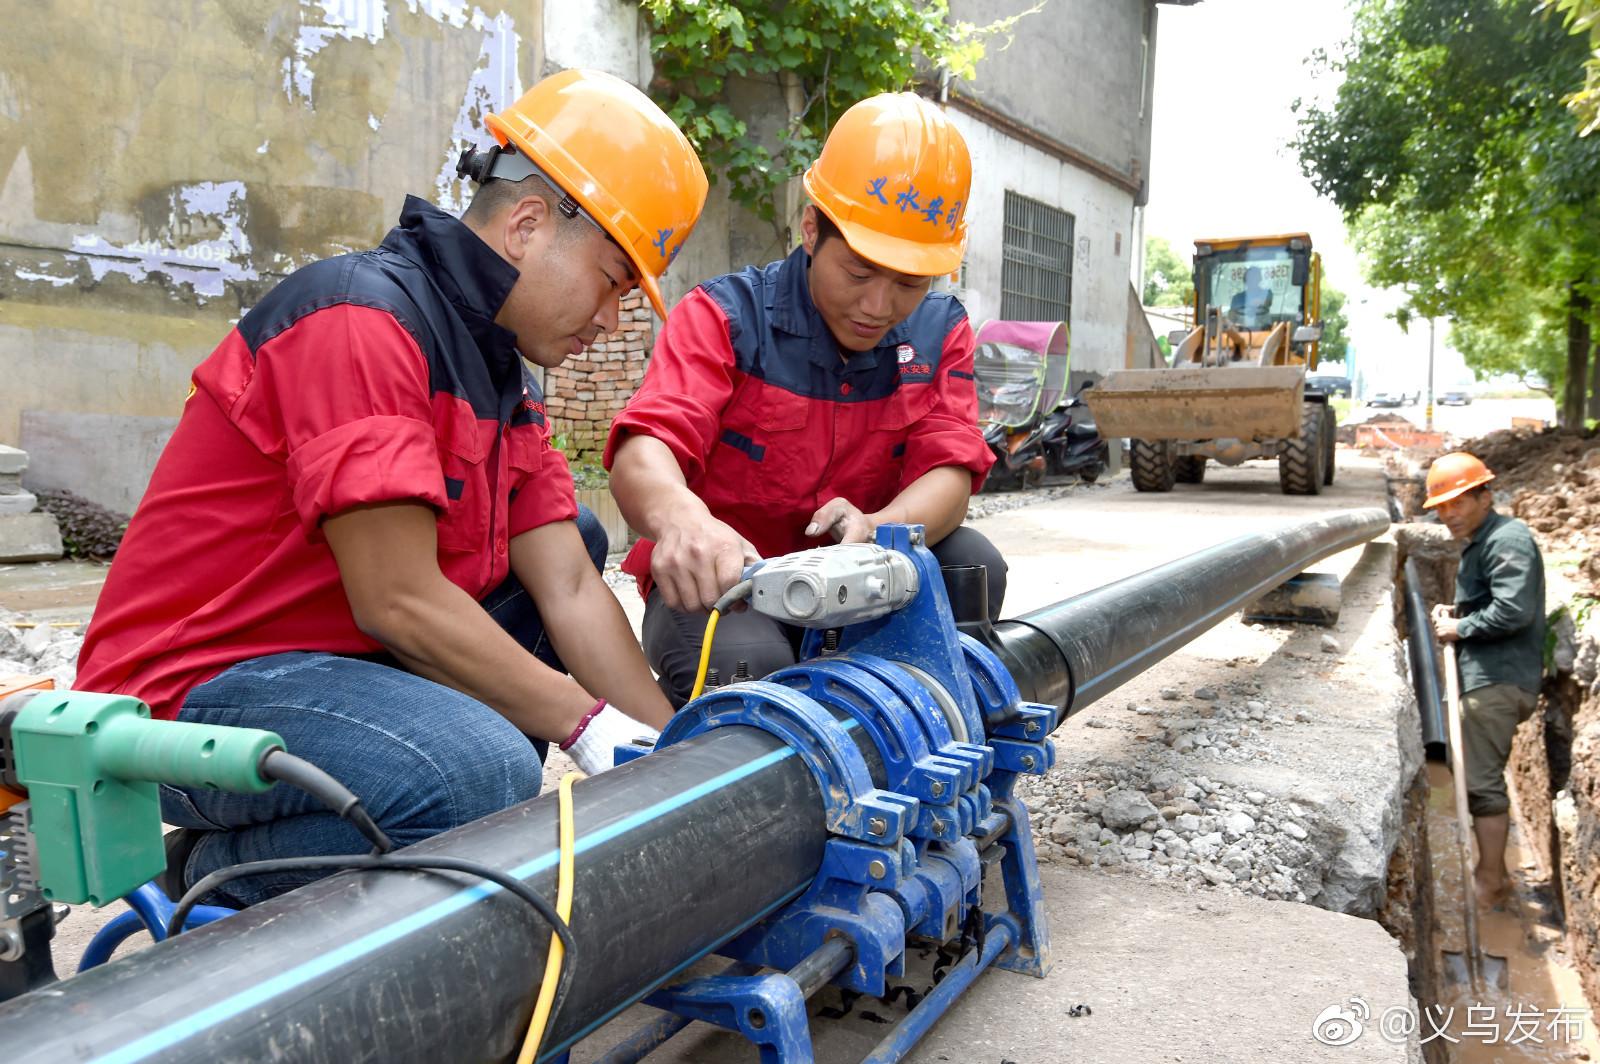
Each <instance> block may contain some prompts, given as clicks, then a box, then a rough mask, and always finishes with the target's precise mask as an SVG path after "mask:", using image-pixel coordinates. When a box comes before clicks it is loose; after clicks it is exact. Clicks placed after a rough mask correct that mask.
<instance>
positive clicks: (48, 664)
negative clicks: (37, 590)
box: [0, 610, 83, 688]
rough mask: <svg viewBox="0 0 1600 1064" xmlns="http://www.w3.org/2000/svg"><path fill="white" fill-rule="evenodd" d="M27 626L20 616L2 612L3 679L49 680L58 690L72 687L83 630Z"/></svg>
mask: <svg viewBox="0 0 1600 1064" xmlns="http://www.w3.org/2000/svg"><path fill="white" fill-rule="evenodd" d="M19 623H21V624H27V623H29V622H27V621H26V620H25V618H23V617H22V616H21V615H20V614H15V613H7V612H5V611H3V610H0V676H48V677H50V678H51V679H53V680H55V682H56V687H57V688H67V687H71V686H72V681H73V680H74V679H76V678H77V676H78V650H79V648H81V647H82V646H83V629H82V628H81V627H76V626H74V627H71V628H54V627H51V626H50V625H49V624H44V623H40V624H36V625H34V626H33V627H18V624H19Z"/></svg>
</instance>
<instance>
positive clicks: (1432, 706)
mask: <svg viewBox="0 0 1600 1064" xmlns="http://www.w3.org/2000/svg"><path fill="white" fill-rule="evenodd" d="M1405 574H1406V627H1407V628H1409V629H1410V636H1409V637H1408V638H1407V640H1406V647H1407V649H1408V650H1409V652H1410V657H1411V682H1412V685H1413V686H1414V687H1415V689H1416V692H1417V713H1418V715H1419V716H1420V717H1421V718H1422V746H1423V749H1424V750H1425V751H1426V752H1427V755H1428V757H1429V758H1431V759H1433V760H1435V761H1446V760H1448V759H1449V756H1450V741H1449V739H1448V737H1447V734H1446V730H1445V725H1444V699H1443V698H1442V697H1441V696H1440V694H1439V692H1440V690H1441V689H1442V685H1441V682H1440V680H1439V655H1438V653H1437V652H1436V651H1435V649H1434V642H1433V623H1432V622H1431V621H1430V620H1429V619H1428V604H1427V603H1426V602H1425V601H1423V598H1422V584H1421V582H1420V581H1419V580H1418V578H1417V565H1416V559H1414V558H1407V559H1406V564H1405Z"/></svg>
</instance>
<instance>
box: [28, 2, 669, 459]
mask: <svg viewBox="0 0 1600 1064" xmlns="http://www.w3.org/2000/svg"><path fill="white" fill-rule="evenodd" d="M631 7H632V5H631V3H629V2H628V0H547V3H546V4H545V5H543V7H542V8H541V5H538V4H529V3H526V2H524V0H191V2H188V3H180V4H174V3H172V2H171V0H119V2H118V3H116V4H105V3H102V2H100V0H52V2H51V3H49V4H41V5H34V6H32V7H30V11H29V15H28V16H27V17H26V18H18V19H12V20H10V22H9V23H8V24H7V26H6V31H5V32H4V33H3V34H0V365H3V366H4V367H6V372H7V378H8V379H7V387H6V388H4V389H0V443H8V444H16V443H19V442H20V415H21V411H22V410H25V409H27V410H45V411H80V412H84V413H105V414H115V415H123V416H129V417H135V416H137V417H170V416H175V415H176V414H177V413H178V411H179V410H180V409H181V404H182V401H183V396H184V394H185V393H186V391H187V379H188V376H189V374H190V372H192V370H193V368H194V366H195V365H196V364H197V363H198V362H199V361H200V360H201V359H203V358H204V357H205V356H206V355H207V354H209V353H210V351H211V350H212V349H213V348H214V347H215V346H216V344H217V343H218V342H220V341H221V340H222V339H223V337H224V336H225V335H226V334H227V332H228V329H229V328H230V327H231V326H232V324H233V323H234V322H236V321H237V320H238V318H239V317H240V315H241V314H242V313H243V312H244V310H246V309H247V308H248V307H249V306H251V305H253V304H254V303H255V302H256V301H258V300H259V299H260V298H261V296H262V295H263V294H264V293H265V292H266V291H267V290H269V289H270V288H271V286H272V285H273V284H275V283H276V281H277V280H278V278H279V277H281V276H282V275H284V274H286V273H288V272H289V271H291V270H293V269H296V268H298V267H300V266H302V265H305V264H306V263H308V262H311V261H314V260H316V259H320V258H325V257H327V256H329V255H335V254H339V253H341V252H345V251H349V250H353V249H359V248H366V247H371V246H373V245H375V244H376V243H377V242H378V241H380V240H381V239H382V238H383V235H384V233H385V232H386V231H387V230H388V229H389V227H390V226H392V225H393V224H394V222H395V218H396V216H397V215H398V212H399V208H400V204H401V202H402V200H403V198H404V197H405V195H406V194H407V193H417V194H419V195H423V196H430V197H433V198H435V199H436V201H437V202H439V203H440V204H441V205H442V206H444V207H446V208H449V209H457V210H459V209H460V208H462V207H463V206H464V205H465V202H466V198H465V193H466V192H467V190H466V189H463V188H462V187H461V185H460V184H459V183H458V182H456V181H455V161H456V158H457V156H458V155H459V153H460V151H461V149H462V148H464V147H467V146H469V145H476V144H479V143H482V142H483V141H484V140H486V139H487V134H486V133H485V131H484V126H483V120H484V117H485V116H486V115H487V114H488V113H489V112H491V111H494V110H497V109H499V108H501V107H504V106H505V105H506V104H508V103H510V102H511V101H513V100H514V99H515V98H516V97H517V96H518V95H519V94H520V93H521V92H522V91H523V89H524V88H525V86H524V82H523V79H524V78H527V79H528V80H530V81H531V80H533V78H535V77H537V76H538V75H539V74H541V73H548V72H550V71H551V70H552V69H553V67H551V66H548V65H547V66H545V67H544V68H543V69H538V68H536V67H535V65H534V60H535V57H536V56H539V55H542V54H543V51H542V49H543V48H544V43H545V36H546V34H547V32H548V27H549V25H551V24H552V22H554V23H555V24H558V25H559V26H561V27H562V29H561V31H560V32H561V34H562V37H563V45H562V52H561V56H562V61H561V62H560V64H559V65H571V66H576V65H583V66H599V67H602V68H607V69H609V68H610V67H611V65H612V64H613V62H614V60H615V56H617V55H626V54H635V55H636V54H638V53H639V52H640V50H641V49H642V48H643V44H642V42H641V37H640V34H639V29H638V25H637V18H636V12H635V15H634V17H630V18H628V19H623V18H621V17H620V16H619V14H618V12H619V11H622V10H623V9H631ZM552 9H557V10H558V12H559V13H558V15H555V16H552V14H551V10H552ZM541 10H542V11H543V12H544V14H543V21H542V22H541V23H539V24H535V19H536V18H537V17H539V12H540V11H541ZM613 36H616V37H617V39H616V40H612V39H611V38H612V37H613ZM616 72H617V73H621V74H623V75H624V76H628V72H627V71H625V70H617V71H616ZM42 131H48V135H42Z"/></svg>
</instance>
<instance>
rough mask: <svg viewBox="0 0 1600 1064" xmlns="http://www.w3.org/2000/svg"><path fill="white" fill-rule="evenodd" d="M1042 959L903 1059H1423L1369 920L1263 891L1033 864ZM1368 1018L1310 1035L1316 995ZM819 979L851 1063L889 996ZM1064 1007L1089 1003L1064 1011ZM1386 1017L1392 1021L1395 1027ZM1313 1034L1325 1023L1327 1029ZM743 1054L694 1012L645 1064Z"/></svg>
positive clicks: (832, 1059)
mask: <svg viewBox="0 0 1600 1064" xmlns="http://www.w3.org/2000/svg"><path fill="white" fill-rule="evenodd" d="M1043 879H1044V886H1045V896H1046V900H1047V906H1048V909H1049V913H1050V920H1051V924H1050V934H1051V948H1052V950H1053V951H1054V956H1055V966H1054V968H1053V969H1052V971H1051V972H1050V974H1049V975H1048V976H1047V977H1046V978H1044V979H1032V978H1029V977H1027V976H1022V975H1014V974H1012V973H1010V972H998V971H991V972H986V973H985V974H984V975H983V976H981V977H980V978H979V979H978V981H977V982H976V983H975V984H974V985H973V987H972V988H971V990H969V991H968V992H967V994H966V995H964V996H963V997H962V999H961V1000H960V1002H959V1003H958V1004H957V1005H956V1007H955V1008H954V1009H953V1010H952V1011H951V1012H950V1013H949V1014H948V1015H946V1016H945V1018H944V1019H943V1020H941V1021H940V1022H939V1023H938V1025H937V1026H935V1027H934V1029H933V1030H932V1031H931V1032H929V1034H928V1035H927V1037H926V1038H925V1039H924V1040H923V1042H922V1043H921V1044H920V1045H919V1046H918V1047H917V1049H916V1050H915V1051H914V1052H913V1053H912V1054H911V1055H910V1056H909V1057H908V1058H907V1060H909V1061H913V1062H918V1064H933V1062H945V1061H948V1062H952V1064H1005V1062H1010V1064H1049V1062H1056V1061H1072V1062H1073V1064H1156V1062H1174V1064H1176V1062H1184V1064H1282V1062H1284V1061H1295V1062H1297V1064H1299V1062H1305V1064H1312V1062H1317V1061H1327V1062H1329V1064H1376V1062H1380V1061H1382V1062H1395V1064H1400V1062H1413V1061H1421V1060H1422V1055H1421V1049H1420V1047H1419V1046H1418V1044H1417V1036H1416V1035H1415V1034H1411V1035H1409V1036H1407V1037H1400V1036H1392V1037H1391V1038H1385V1037H1383V1035H1382V1034H1381V1033H1380V1031H1379V1028H1378V1024H1379V1020H1380V1019H1381V1018H1382V1017H1383V1015H1384V1013H1385V1012H1386V1011H1388V1010H1390V1009H1399V1010H1406V1009H1411V1008H1413V1005H1412V1000H1411V992H1410V990H1409V989H1408V987H1407V983H1406V960H1405V957H1404V955H1403V954H1402V953H1401V952H1400V949H1399V947H1398V946H1397V945H1396V944H1395V942H1394V940H1393V939H1391V938H1390V937H1389V936H1388V935H1387V934H1385V933H1384V931H1383V929H1382V928H1381V927H1379V926H1378V925H1377V924H1375V923H1373V922H1372V921H1370V920H1361V919H1358V918H1356V917H1351V916H1343V915H1340V914H1337V913H1330V912H1325V911H1323V910H1320V909H1315V908H1312V907H1310V906H1307V905H1295V904H1291V903H1287V902H1265V901H1259V900H1257V899H1254V898H1244V897H1239V896H1230V895H1222V894H1216V893H1207V894H1195V893H1188V892H1185V891H1184V890H1182V889H1181V888H1176V887H1173V886H1167V885H1160V884H1154V883H1145V882H1138V881H1134V880H1130V879H1125V878H1121V877H1115V878H1113V877H1108V876H1105V875H1104V874H1099V873H1094V872H1090V871H1087V870H1084V869H1060V868H1057V869H1047V870H1045V872H1044V876H1043ZM1353 998H1359V999H1360V1000H1361V1001H1362V1002H1364V1003H1365V1007H1366V1011H1367V1013H1368V1015H1369V1017H1370V1022H1364V1023H1363V1024H1362V1028H1363V1031H1362V1034H1361V1035H1360V1036H1359V1037H1357V1038H1355V1039H1353V1040H1352V1041H1351V1042H1350V1043H1349V1044H1347V1045H1342V1046H1329V1045H1324V1044H1322V1043H1321V1042H1319V1041H1318V1040H1317V1039H1316V1038H1314V1037H1313V1033H1312V1032H1313V1028H1314V1026H1315V1025H1316V1022H1317V1018H1318V1017H1319V1016H1320V1015H1321V1014H1322V1013H1323V1012H1324V1010H1326V1009H1328V1008H1329V1007H1330V1006H1332V1007H1336V1008H1343V1009H1346V1010H1348V1011H1349V1012H1351V1013H1353V1014H1356V1015H1359V1012H1360V1008H1361V1007H1360V1006H1358V1005H1354V1004H1352V1002H1351V999H1353ZM838 1003H839V1002H838V999H837V996H836V995H835V994H834V992H833V991H832V990H829V989H825V990H823V991H822V992H821V993H820V994H819V995H818V998H817V999H815V1000H814V1001H813V1005H812V1023H811V1031H812V1038H813V1039H814V1041H815V1044H816V1050H817V1052H816V1060H817V1064H856V1062H857V1061H860V1060H861V1059H862V1057H863V1056H865V1055H866V1054H867V1053H869V1052H870V1051H871V1050H872V1049H873V1047H874V1046H876V1045H877V1043H878V1042H879V1040H880V1039H882V1038H883V1037H884V1035H885V1033H886V1032H887V1031H888V1030H889V1028H888V1026H887V1025H886V1024H885V1023H878V1022H873V1021H872V1020H870V1019H868V1018H866V1016H867V1014H868V1013H870V1014H871V1015H873V1016H878V1017H879V1018H880V1019H882V1020H886V1021H889V1022H894V1021H896V1020H898V1019H899V1018H900V1016H902V1015H904V1011H905V1010H904V1006H903V1005H898V1004H897V1005H893V1006H886V1005H884V1004H882V1003H880V1002H878V1001H876V1000H873V999H861V1000H860V1001H858V1002H857V1003H856V1006H855V1008H854V1009H853V1010H852V1011H851V1013H850V1014H849V1015H847V1016H845V1017H844V1018H843V1019H838V1020H834V1019H819V1018H818V1017H817V1016H816V1010H817V1008H818V1007H826V1006H829V1005H837V1004H838ZM1075 1005H1087V1006H1089V1012H1088V1014H1085V1015H1081V1016H1077V1017H1074V1016H1071V1015H1070V1014H1069V1011H1070V1010H1072V1008H1073V1006H1075ZM657 1015H659V1013H657V1012H656V1011H655V1010H653V1009H647V1008H644V1007H642V1006H639V1007H635V1008H633V1009H630V1010H628V1011H627V1012H625V1013H623V1014H622V1015H621V1016H619V1017H618V1018H617V1019H616V1020H613V1021H612V1022H611V1023H610V1024H608V1025H607V1026H605V1027H603V1028H601V1029H600V1030H599V1031H597V1032H596V1033H595V1034H594V1035H591V1036H590V1037H589V1038H588V1039H587V1040H585V1041H584V1042H582V1043H580V1044H579V1045H578V1046H577V1047H576V1049H575V1050H574V1051H573V1054H572V1061H573V1064H590V1062H592V1061H595V1060H597V1059H599V1057H600V1056H601V1055H602V1054H603V1053H604V1051H605V1050H606V1049H608V1048H609V1047H610V1046H612V1045H614V1044H616V1042H617V1041H618V1040H620V1039H621V1038H623V1037H625V1036H626V1035H627V1034H628V1033H630V1032H631V1031H632V1030H634V1029H636V1028H637V1027H639V1026H641V1025H643V1024H644V1023H646V1022H648V1021H649V1020H650V1019H651V1018H653V1017H654V1016H657ZM1393 1029H1395V1028H1391V1030H1393ZM1324 1033H1325V1034H1326V1033H1327V1029H1326V1028H1325V1030H1324ZM755 1059H756V1055H755V1052H754V1051H753V1049H752V1047H751V1045H750V1043H748V1042H745V1041H744V1040H743V1039H741V1038H739V1037H738V1036H736V1035H732V1034H728V1033H725V1032H723V1031H720V1030H717V1029H715V1028H711V1027H709V1026H707V1025H705V1024H695V1025H692V1026H691V1027H689V1028H688V1029H686V1030H685V1031H683V1032H682V1033H681V1034H679V1035H678V1036H677V1037H676V1038H675V1039H673V1040H672V1041H670V1042H668V1043H667V1044H666V1045H665V1046H664V1047H662V1048H661V1049H660V1050H658V1051H657V1053H655V1054H654V1055H652V1056H651V1057H650V1058H649V1060H650V1061H651V1062H652V1064H655V1062H660V1064H669V1062H676V1064H732V1062H735V1061H737V1062H741V1064H743V1062H747V1061H753V1060H755Z"/></svg>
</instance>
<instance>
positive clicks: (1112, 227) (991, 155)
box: [950, 109, 1133, 373]
mask: <svg viewBox="0 0 1600 1064" xmlns="http://www.w3.org/2000/svg"><path fill="white" fill-rule="evenodd" d="M950 117H951V120H952V121H954V122H955V124H956V125H957V126H958V127H959V128H960V130H961V132H962V135H963V136H965V137H966V139H967V145H968V146H969V147H970V148H971V150H972V159H973V175H974V176H973V182H972V201H971V203H970V204H969V205H968V212H967V232H968V233H969V234H970V235H969V236H968V239H967V258H966V277H965V286H964V288H963V289H962V290H961V291H960V292H959V294H960V296H961V298H962V301H963V302H964V303H965V304H966V305H967V310H968V311H970V312H971V314H972V320H973V322H974V323H977V322H982V321H984V320H986V319H988V318H994V317H998V316H999V314H1000V278H1001V267H1002V263H1003V244H1004V222H1005V197H1006V192H1008V191H1011V192H1016V193H1018V194H1019V195H1023V196H1027V197H1029V198H1030V199H1035V200H1039V201H1041V202H1043V203H1048V204H1051V205H1053V206H1057V207H1060V208H1061V209H1063V210H1065V211H1067V212H1068V213H1069V214H1071V215H1072V216H1073V219H1074V231H1073V237H1074V240H1075V242H1076V248H1075V251H1074V259H1073V263H1072V320H1071V321H1070V322H1069V323H1068V324H1069V325H1070V327H1071V329H1072V366H1073V369H1075V370H1081V371H1092V372H1095V373H1106V372H1109V371H1110V370H1113V369H1121V368H1123V365H1124V363H1125V362H1126V360H1127V328H1128V255H1129V254H1130V249H1131V247H1132V244H1131V241H1130V240H1129V239H1128V234H1129V233H1130V232H1131V229H1132V224H1133V195H1132V193H1130V192H1128V191H1127V190H1126V189H1122V188H1118V187H1116V186H1115V185H1112V184H1110V183H1109V182H1107V181H1105V180H1103V179H1101V178H1099V177H1097V176H1095V175H1094V174H1091V173H1090V172H1088V171H1086V170H1084V169H1082V168H1081V167H1078V166H1074V165H1072V164H1071V163H1068V162H1065V161H1063V160H1061V159H1058V158H1056V157H1054V156H1052V155H1049V154H1047V153H1046V152H1044V151H1042V150H1040V149H1039V148H1036V147H1033V146H1031V145H1028V144H1024V143H1022V142H1021V141H1019V140H1016V139H1014V138H1012V137H1010V136H1008V135H1006V134H1005V133H1003V132H1001V131H1000V130H998V129H995V128H994V127H993V126H990V125H988V124H986V123H984V122H982V121H980V120H978V119H976V118H974V117H972V116H970V115H967V114H964V113H962V112H960V111H956V110H954V109H952V110H951V112H950Z"/></svg>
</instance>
